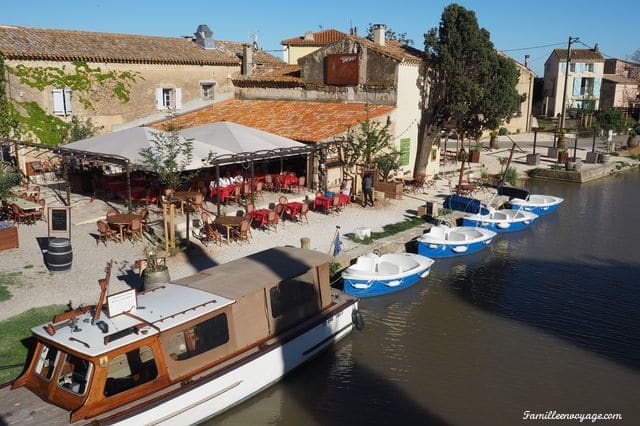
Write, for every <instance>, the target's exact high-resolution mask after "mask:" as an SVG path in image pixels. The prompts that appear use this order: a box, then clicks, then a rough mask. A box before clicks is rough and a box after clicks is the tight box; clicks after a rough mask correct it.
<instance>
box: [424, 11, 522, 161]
mask: <svg viewBox="0 0 640 426" xmlns="http://www.w3.org/2000/svg"><path fill="white" fill-rule="evenodd" d="M424 45H425V52H424V57H425V62H424V68H423V74H422V82H421V83H422V116H421V120H420V124H419V129H418V152H417V156H416V167H415V173H423V171H424V168H425V167H426V165H427V164H428V161H429V158H430V153H431V149H432V147H433V146H434V145H435V144H437V142H438V140H439V137H440V133H441V131H442V130H444V129H445V128H447V127H450V128H454V129H456V131H457V132H458V134H460V135H462V136H463V137H468V138H477V137H479V136H480V134H481V133H482V131H483V130H488V129H495V128H497V127H498V126H499V124H500V123H501V122H502V121H503V120H505V119H508V118H509V117H511V115H512V114H513V113H514V112H516V111H517V108H518V104H519V103H520V102H521V101H522V97H521V96H520V95H519V94H518V93H517V91H516V84H517V82H518V78H519V71H518V69H517V67H516V65H515V63H514V61H513V60H511V59H509V58H507V57H505V56H502V55H500V54H499V53H498V52H497V51H496V50H495V48H494V46H493V43H492V42H491V39H490V35H489V32H488V31H487V30H485V29H484V28H480V27H479V26H478V21H477V19H476V16H475V13H474V12H472V11H469V10H467V9H465V8H463V7H462V6H459V5H457V4H450V5H449V6H447V7H446V8H445V9H444V11H443V13H442V17H441V20H440V25H439V27H438V28H432V29H430V30H429V31H428V32H427V33H425V36H424Z"/></svg>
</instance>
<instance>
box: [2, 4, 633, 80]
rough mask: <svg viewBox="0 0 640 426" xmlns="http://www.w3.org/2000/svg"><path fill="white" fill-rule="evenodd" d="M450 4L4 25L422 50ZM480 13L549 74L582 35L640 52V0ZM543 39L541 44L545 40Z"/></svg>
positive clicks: (507, 46)
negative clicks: (403, 44) (377, 38)
mask: <svg viewBox="0 0 640 426" xmlns="http://www.w3.org/2000/svg"><path fill="white" fill-rule="evenodd" d="M449 3H451V2H450V1H439V0H421V1H419V0H418V1H414V0H411V1H402V0H397V1H382V2H381V1H376V0H369V1H361V0H355V1H347V0H341V1H338V0H323V1H318V2H304V1H280V0H277V1H276V0H262V1H256V0H244V1H228V0H227V1H223V2H221V1H215V0H200V1H190V2H180V1H176V0H173V1H167V0H155V1H146V0H126V1H123V0H60V1H51V0H30V1H28V0H21V1H19V0H13V1H9V0H5V2H3V5H2V7H1V8H0V25H21V26H27V27H35V28H57V29H68V30H82V31H98V32H111V33H126V34H144V35H157V36H168V37H180V36H185V35H193V33H194V31H195V30H196V28H197V26H198V25H199V24H207V25H208V26H209V28H211V29H212V30H213V32H214V39H219V40H232V41H241V42H246V41H249V38H250V35H251V34H256V35H257V38H258V43H259V46H260V47H261V48H262V49H264V50H268V51H272V52H271V53H272V54H274V55H276V56H279V57H282V53H281V52H280V50H281V49H282V45H281V44H280V41H282V40H284V39H287V38H291V37H297V36H301V35H303V34H304V33H305V31H314V32H315V31H320V30H321V29H329V28H333V29H336V30H340V31H343V32H348V31H349V28H350V27H352V26H355V27H356V28H357V29H358V34H360V35H365V34H366V30H367V27H368V25H369V23H380V24H385V25H386V26H387V28H390V29H391V30H393V31H395V32H396V33H407V37H408V38H409V39H412V40H413V41H414V45H413V46H414V47H416V48H419V49H421V50H422V49H423V48H424V41H423V35H424V33H425V31H426V30H428V29H429V28H432V27H437V26H438V23H439V22H440V17H441V14H442V10H443V9H444V7H445V6H446V5H448V4H449ZM458 4H460V5H462V6H464V7H465V8H467V9H469V10H472V11H474V12H475V13H476V16H477V18H478V22H479V25H480V26H481V27H483V28H486V29H487V30H488V31H489V32H490V33H491V40H492V41H493V43H494V45H495V47H496V48H497V49H500V50H503V51H505V52H506V53H507V54H509V55H510V56H511V57H513V58H514V59H516V60H517V61H519V62H521V63H523V62H524V55H526V54H528V55H530V67H531V68H532V70H533V71H534V72H535V73H536V74H537V75H538V76H542V75H543V69H544V62H545V61H546V60H547V58H548V57H549V55H550V53H551V51H552V50H553V49H554V48H566V46H567V41H568V38H569V37H570V36H571V37H579V38H580V42H581V43H584V44H580V43H576V44H574V46H573V47H574V48H586V47H585V45H586V46H588V47H593V45H594V44H595V43H599V45H600V51H601V52H602V53H603V55H604V56H605V58H609V57H615V58H621V59H628V58H629V56H630V55H631V54H632V53H633V52H634V51H635V50H636V49H640V33H639V32H638V28H640V1H638V0H635V1H634V0H616V1H612V2H611V3H608V2H602V1H598V2H596V1H592V0H583V1H581V2H566V1H561V0H556V1H549V0H540V1H538V2H525V1H518V0H515V1H513V0H512V1H506V0H504V1H503V0H484V1H483V0H476V1H473V0H470V1H462V0H461V1H458ZM539 46H544V47H539Z"/></svg>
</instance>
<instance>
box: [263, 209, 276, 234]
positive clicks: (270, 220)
mask: <svg viewBox="0 0 640 426" xmlns="http://www.w3.org/2000/svg"><path fill="white" fill-rule="evenodd" d="M264 229H265V230H269V229H273V230H274V231H276V232H278V214H277V213H276V212H275V210H271V211H270V212H269V214H268V215H267V219H266V220H265V221H264Z"/></svg>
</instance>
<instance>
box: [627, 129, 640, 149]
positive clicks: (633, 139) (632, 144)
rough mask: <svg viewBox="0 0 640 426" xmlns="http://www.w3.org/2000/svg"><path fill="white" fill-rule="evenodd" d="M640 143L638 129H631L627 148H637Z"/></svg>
mask: <svg viewBox="0 0 640 426" xmlns="http://www.w3.org/2000/svg"><path fill="white" fill-rule="evenodd" d="M638 144H639V141H638V136H637V135H636V131H635V130H633V129H631V130H629V137H628V138H627V148H629V149H632V148H636V147H637V146H638Z"/></svg>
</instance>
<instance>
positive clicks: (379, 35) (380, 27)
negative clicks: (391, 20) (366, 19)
mask: <svg viewBox="0 0 640 426" xmlns="http://www.w3.org/2000/svg"><path fill="white" fill-rule="evenodd" d="M386 30H387V27H386V26H385V25H384V24H374V25H373V42H374V43H375V44H377V45H378V46H382V47H384V45H385V39H384V33H385V31H386Z"/></svg>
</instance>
